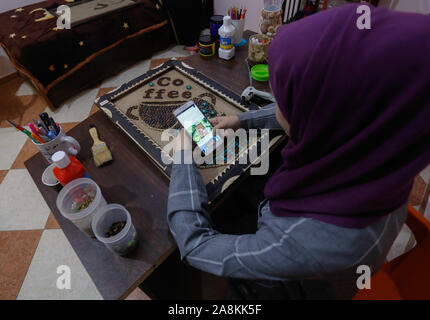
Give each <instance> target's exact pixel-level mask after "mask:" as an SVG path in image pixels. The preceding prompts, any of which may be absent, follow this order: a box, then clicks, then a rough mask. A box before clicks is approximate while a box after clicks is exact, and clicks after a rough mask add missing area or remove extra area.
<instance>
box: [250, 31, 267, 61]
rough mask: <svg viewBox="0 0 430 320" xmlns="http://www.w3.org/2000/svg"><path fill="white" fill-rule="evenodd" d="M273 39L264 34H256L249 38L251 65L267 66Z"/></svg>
mask: <svg viewBox="0 0 430 320" xmlns="http://www.w3.org/2000/svg"><path fill="white" fill-rule="evenodd" d="M271 41H272V38H270V37H268V36H266V35H264V34H254V35H252V36H250V37H249V46H248V61H249V63H250V64H251V65H255V64H260V63H263V64H266V63H267V53H268V50H269V45H270V42H271Z"/></svg>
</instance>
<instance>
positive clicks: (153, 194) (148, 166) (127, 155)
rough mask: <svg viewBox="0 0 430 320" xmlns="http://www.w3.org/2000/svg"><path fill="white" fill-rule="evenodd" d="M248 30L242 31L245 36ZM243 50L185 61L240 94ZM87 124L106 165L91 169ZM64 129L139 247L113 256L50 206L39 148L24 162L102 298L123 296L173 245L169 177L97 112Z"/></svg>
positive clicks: (244, 75) (244, 76) (245, 81)
mask: <svg viewBox="0 0 430 320" xmlns="http://www.w3.org/2000/svg"><path fill="white" fill-rule="evenodd" d="M250 34H252V33H251V32H249V31H247V32H245V38H246V39H247V38H248V37H249V35H250ZM247 53H248V48H247V46H244V47H242V48H238V50H237V52H236V56H235V58H234V59H232V60H231V61H224V60H221V59H218V58H217V57H213V58H212V59H210V60H206V59H202V58H201V57H200V56H199V55H194V56H191V57H188V58H187V59H185V62H186V63H187V64H189V65H191V66H193V67H195V68H197V69H198V70H199V71H201V72H202V73H204V74H205V75H207V76H208V77H210V78H213V79H214V80H216V81H218V82H220V83H222V84H223V85H224V86H226V87H228V88H230V89H231V90H233V91H234V92H236V93H238V94H240V93H241V92H242V90H243V89H244V88H245V87H247V86H248V85H249V76H248V70H247V67H246V63H245V61H244V60H245V58H246V56H247ZM256 87H257V88H258V89H261V90H268V84H257V85H256ZM91 123H92V124H94V125H96V126H97V127H98V128H99V132H100V136H101V139H102V140H103V141H106V142H107V144H108V145H109V147H110V149H111V151H112V154H113V156H114V162H113V163H112V164H110V165H108V166H106V167H102V168H97V167H95V165H94V163H93V160H92V157H91V151H90V150H91V145H92V140H91V138H90V136H89V133H88V129H89V127H88V125H89V124H91ZM68 134H69V135H70V136H73V137H74V138H75V139H77V140H78V141H79V143H80V144H81V152H80V153H79V156H78V159H79V160H80V161H81V162H82V163H83V165H84V167H85V168H86V170H87V173H88V175H89V176H90V177H91V178H92V179H93V180H95V181H96V182H97V184H98V185H99V186H100V188H101V190H102V193H103V195H104V197H105V199H106V201H107V202H108V203H120V204H122V205H124V206H125V207H126V208H127V209H128V210H129V212H130V214H131V215H132V219H133V223H134V225H135V227H136V229H137V231H138V234H139V246H138V248H137V249H136V250H135V251H134V252H133V253H132V254H130V255H129V256H127V257H126V258H125V257H120V256H117V255H115V254H114V253H112V252H111V251H109V250H108V249H107V248H106V247H105V246H104V245H103V244H102V243H101V242H99V241H97V240H96V239H94V238H89V237H88V236H86V235H85V234H84V233H82V232H81V231H79V230H78V229H77V228H76V227H75V226H74V224H72V223H71V222H70V221H68V220H66V219H65V218H64V217H63V216H62V215H61V214H60V212H59V211H58V209H57V206H56V198H57V194H58V193H57V192H56V191H54V190H53V189H51V188H49V187H46V186H44V185H43V184H42V182H41V176H42V172H43V170H44V169H45V168H46V166H47V162H46V160H45V159H44V158H43V156H42V155H41V154H40V153H38V154H36V155H35V156H33V157H32V158H30V159H29V160H27V161H26V162H25V166H26V167H27V169H28V171H29V173H30V175H31V177H32V178H33V180H34V182H35V183H36V186H37V188H38V189H39V191H40V192H41V194H42V196H43V198H44V199H45V201H46V203H47V204H48V206H49V208H50V209H51V210H52V212H53V214H54V216H55V218H56V219H57V221H58V223H59V224H60V226H61V228H62V230H63V231H64V234H65V235H66V237H67V239H68V240H69V242H70V244H71V245H72V247H73V249H74V250H75V252H76V254H77V255H78V257H79V259H80V260H81V262H82V264H83V265H84V267H85V268H86V270H87V272H88V274H89V275H90V277H91V279H92V280H93V281H94V284H95V285H96V287H97V289H98V290H99V292H100V294H101V295H102V296H103V298H104V299H122V298H125V297H127V296H128V295H129V294H130V293H131V291H132V290H133V289H135V288H136V287H137V286H138V285H139V284H141V283H142V282H143V281H144V280H145V279H147V278H148V276H150V275H151V273H152V272H153V271H154V270H155V269H156V268H157V267H158V266H159V265H160V264H161V263H162V262H163V261H164V260H165V259H166V258H167V257H168V256H169V255H170V254H171V253H172V252H173V251H174V250H175V249H176V244H175V242H174V240H173V238H172V236H171V235H170V232H169V230H168V227H167V221H166V212H167V196H168V187H169V181H168V179H167V178H166V177H165V176H164V175H163V174H161V173H160V171H159V170H158V169H157V167H156V166H155V165H154V164H153V163H152V162H151V161H150V160H149V159H148V158H147V156H146V155H145V153H144V152H142V151H141V150H140V149H139V148H138V147H137V146H136V145H135V144H134V142H133V141H132V140H131V139H129V137H128V136H127V135H126V134H125V133H123V132H122V131H121V130H119V129H117V128H116V127H115V126H114V124H113V123H112V122H111V121H110V120H109V119H108V117H106V115H105V114H104V113H103V112H101V111H98V112H96V113H95V114H94V115H92V116H90V117H89V118H88V119H86V120H85V121H83V122H82V123H80V124H79V125H77V126H76V127H74V128H73V129H71V130H70V131H69V132H68ZM238 180H240V179H238ZM223 196H224V197H225V195H223ZM227 196H228V195H227ZM178 261H179V260H178Z"/></svg>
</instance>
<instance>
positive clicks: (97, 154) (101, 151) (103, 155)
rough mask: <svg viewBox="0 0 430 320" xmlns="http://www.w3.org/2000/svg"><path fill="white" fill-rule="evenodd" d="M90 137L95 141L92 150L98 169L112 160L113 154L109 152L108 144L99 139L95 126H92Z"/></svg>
mask: <svg viewBox="0 0 430 320" xmlns="http://www.w3.org/2000/svg"><path fill="white" fill-rule="evenodd" d="M90 135H91V137H92V138H93V140H94V144H93V146H92V148H91V151H92V153H93V158H94V163H95V165H96V166H97V167H100V166H101V165H103V164H105V163H107V162H109V161H111V160H112V154H111V152H110V151H109V148H108V147H107V145H106V143H105V142H103V141H101V140H100V139H99V137H98V134H97V129H96V127H95V125H93V124H90Z"/></svg>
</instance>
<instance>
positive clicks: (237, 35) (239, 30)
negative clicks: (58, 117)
mask: <svg viewBox="0 0 430 320" xmlns="http://www.w3.org/2000/svg"><path fill="white" fill-rule="evenodd" d="M231 23H232V24H233V25H234V27H235V29H236V30H235V31H234V36H233V43H234V44H235V45H237V44H240V43H241V42H242V37H243V29H244V27H245V19H242V20H231Z"/></svg>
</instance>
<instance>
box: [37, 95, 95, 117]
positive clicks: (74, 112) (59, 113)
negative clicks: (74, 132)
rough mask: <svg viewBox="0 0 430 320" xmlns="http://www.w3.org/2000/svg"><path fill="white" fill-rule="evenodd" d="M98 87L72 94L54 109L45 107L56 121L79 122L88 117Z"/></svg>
mask: <svg viewBox="0 0 430 320" xmlns="http://www.w3.org/2000/svg"><path fill="white" fill-rule="evenodd" d="M98 92H99V89H98V88H97V89H90V90H85V91H83V92H81V93H80V94H79V95H76V96H74V97H73V98H71V99H70V100H68V101H66V102H65V103H64V104H62V105H61V106H60V107H59V108H58V109H56V110H55V111H52V110H50V109H49V108H46V109H45V112H47V113H48V114H49V115H50V116H51V117H53V118H54V120H55V121H56V122H59V123H61V122H81V121H83V120H85V119H86V118H88V115H89V114H90V111H91V108H92V106H93V104H94V100H95V99H96V97H97V93H98Z"/></svg>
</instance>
